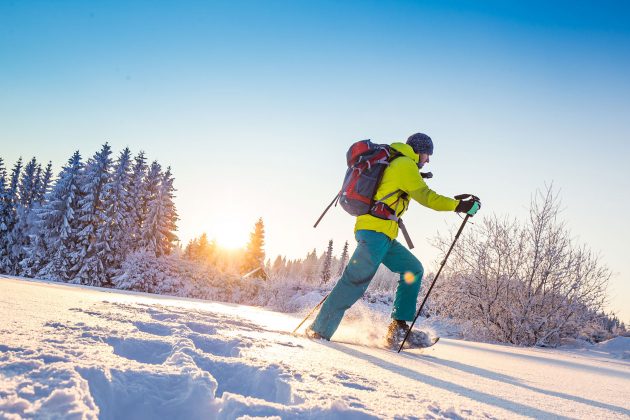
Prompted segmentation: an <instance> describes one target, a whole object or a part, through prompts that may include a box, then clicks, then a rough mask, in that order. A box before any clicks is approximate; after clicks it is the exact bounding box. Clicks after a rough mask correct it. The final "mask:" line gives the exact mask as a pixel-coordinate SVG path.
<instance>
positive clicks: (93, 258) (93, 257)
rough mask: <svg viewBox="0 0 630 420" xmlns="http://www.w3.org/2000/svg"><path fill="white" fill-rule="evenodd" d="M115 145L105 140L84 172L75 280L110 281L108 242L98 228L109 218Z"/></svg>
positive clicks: (96, 283) (74, 251) (94, 283)
mask: <svg viewBox="0 0 630 420" xmlns="http://www.w3.org/2000/svg"><path fill="white" fill-rule="evenodd" d="M110 155H111V147H110V146H109V144H107V143H105V144H104V145H103V146H102V147H101V150H99V151H98V152H96V154H95V155H94V156H93V157H92V158H91V159H90V160H89V161H88V163H87V165H86V167H85V171H84V173H83V175H82V176H81V196H80V198H79V202H78V205H79V208H78V211H77V214H76V218H77V220H78V222H79V230H78V234H77V239H78V242H77V244H76V245H77V246H76V248H74V249H72V251H71V257H72V258H73V261H74V266H73V267H72V268H71V270H70V274H73V273H76V274H75V275H74V278H73V279H72V282H73V283H78V284H85V285H88V286H101V285H103V284H105V283H106V279H107V277H106V275H107V273H106V269H105V265H104V263H103V252H108V250H107V248H108V244H107V243H106V242H105V241H104V240H103V238H97V236H96V233H97V229H98V228H99V226H100V225H101V224H102V223H109V221H108V220H106V215H105V211H104V208H103V198H104V187H105V185H106V184H107V183H108V182H109V180H110V176H111V175H110V173H109V169H110V166H111V163H112V160H111V157H110Z"/></svg>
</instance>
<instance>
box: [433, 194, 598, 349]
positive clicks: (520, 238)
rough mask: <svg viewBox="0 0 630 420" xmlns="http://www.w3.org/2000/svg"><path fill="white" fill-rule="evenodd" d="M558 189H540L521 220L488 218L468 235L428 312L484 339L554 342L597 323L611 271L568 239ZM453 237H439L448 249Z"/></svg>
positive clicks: (438, 243) (452, 258) (438, 242)
mask: <svg viewBox="0 0 630 420" xmlns="http://www.w3.org/2000/svg"><path fill="white" fill-rule="evenodd" d="M559 213H560V201H559V198H558V195H557V193H555V192H554V190H553V187H552V186H549V187H546V189H545V190H544V191H537V192H536V194H535V195H534V197H533V198H532V200H531V204H530V211H529V217H527V219H526V220H525V221H524V222H519V221H518V220H516V219H509V218H500V217H498V216H496V215H493V216H487V217H484V218H483V219H482V220H481V221H477V222H476V223H475V225H474V227H472V228H468V229H467V230H465V231H464V233H463V234H462V236H461V237H460V239H459V242H458V243H457V245H456V246H455V249H454V250H453V252H452V254H451V256H450V258H449V261H448V263H447V265H446V267H445V270H444V272H443V275H444V277H443V278H441V279H439V282H438V284H437V285H436V287H435V289H434V293H435V296H433V297H432V299H433V300H434V301H433V302H432V303H433V304H432V305H431V308H432V309H431V310H432V311H433V312H435V313H440V314H441V315H445V316H448V317H452V318H459V319H465V320H467V321H470V322H471V323H472V324H473V325H474V327H475V329H476V330H477V331H479V332H481V333H482V334H483V335H484V336H485V337H484V338H487V339H492V340H497V341H500V342H509V343H513V344H519V345H543V346H544V345H556V344H558V343H559V341H560V339H562V338H565V337H575V336H577V335H578V334H579V333H580V332H581V331H582V330H584V329H585V328H586V327H587V326H588V325H589V324H590V323H592V322H593V321H595V317H596V313H597V312H600V311H601V309H602V306H603V304H604V300H605V293H606V287H607V283H608V281H609V279H610V276H611V272H610V270H609V269H608V268H607V267H606V266H604V265H602V264H601V263H600V258H599V256H598V255H596V254H594V253H593V252H592V251H591V250H590V249H588V248H587V247H586V246H584V245H578V244H576V243H575V242H574V240H573V239H572V238H571V235H570V232H569V231H568V229H567V227H566V224H565V223H564V222H562V221H561V220H559ZM452 240H453V234H451V235H447V236H444V235H442V236H438V237H437V238H436V240H435V245H436V246H437V247H439V248H440V249H441V250H442V251H443V252H446V250H447V249H448V247H449V246H450V244H451V242H452Z"/></svg>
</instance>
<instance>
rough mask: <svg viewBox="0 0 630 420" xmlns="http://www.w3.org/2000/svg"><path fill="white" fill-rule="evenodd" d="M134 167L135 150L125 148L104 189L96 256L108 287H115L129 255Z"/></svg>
mask: <svg viewBox="0 0 630 420" xmlns="http://www.w3.org/2000/svg"><path fill="white" fill-rule="evenodd" d="M130 166H131V151H130V150H129V148H125V149H124V150H123V151H122V152H121V153H120V155H119V156H118V159H117V160H116V163H115V164H114V167H113V168H112V176H111V178H110V179H109V181H108V182H107V183H106V184H105V185H104V186H103V191H102V207H103V221H104V223H100V224H99V225H98V226H97V228H96V242H95V248H96V249H95V253H96V258H97V259H98V260H99V261H100V264H102V266H103V268H104V270H105V273H104V277H103V278H102V279H101V281H102V284H103V285H105V286H111V284H110V283H111V281H110V279H111V278H112V277H113V276H114V275H115V274H116V273H117V272H118V270H119V269H120V267H121V265H122V262H123V260H124V259H125V256H126V255H127V254H128V252H129V247H128V245H129V242H128V240H127V237H128V235H129V230H130V227H131V220H132V218H131V214H132V213H131V202H130V200H129V184H130V182H131V178H130V176H131V175H130Z"/></svg>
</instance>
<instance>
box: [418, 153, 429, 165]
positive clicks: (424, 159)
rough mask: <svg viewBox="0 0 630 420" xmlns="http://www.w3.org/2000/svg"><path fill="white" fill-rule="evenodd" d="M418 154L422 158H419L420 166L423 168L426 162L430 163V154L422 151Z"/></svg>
mask: <svg viewBox="0 0 630 420" xmlns="http://www.w3.org/2000/svg"><path fill="white" fill-rule="evenodd" d="M418 156H420V159H418V168H422V167H423V166H424V164H425V163H429V156H430V155H429V154H427V153H420V154H419V155H418Z"/></svg>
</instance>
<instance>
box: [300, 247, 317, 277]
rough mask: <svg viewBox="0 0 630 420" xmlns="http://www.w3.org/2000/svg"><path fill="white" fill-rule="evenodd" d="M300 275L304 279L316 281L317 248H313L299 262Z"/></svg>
mask: <svg viewBox="0 0 630 420" xmlns="http://www.w3.org/2000/svg"><path fill="white" fill-rule="evenodd" d="M301 266H302V270H301V271H302V273H301V274H302V275H303V276H304V277H305V279H306V281H308V282H314V281H317V277H318V276H317V272H318V271H319V258H317V250H316V249H315V248H313V251H312V252H310V253H308V254H307V255H306V258H305V259H304V261H302V263H301Z"/></svg>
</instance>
